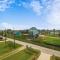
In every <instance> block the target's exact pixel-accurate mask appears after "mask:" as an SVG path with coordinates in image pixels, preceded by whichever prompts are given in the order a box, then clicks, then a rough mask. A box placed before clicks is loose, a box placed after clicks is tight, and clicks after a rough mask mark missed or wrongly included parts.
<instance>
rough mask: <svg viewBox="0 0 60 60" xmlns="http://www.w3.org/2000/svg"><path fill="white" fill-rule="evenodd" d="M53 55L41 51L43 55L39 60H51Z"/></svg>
mask: <svg viewBox="0 0 60 60" xmlns="http://www.w3.org/2000/svg"><path fill="white" fill-rule="evenodd" d="M50 57H51V55H50V54H46V53H43V52H41V55H40V56H39V58H38V59H37V60H50Z"/></svg>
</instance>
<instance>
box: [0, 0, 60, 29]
mask: <svg viewBox="0 0 60 60" xmlns="http://www.w3.org/2000/svg"><path fill="white" fill-rule="evenodd" d="M30 27H37V28H38V29H54V28H55V29H60V0H0V29H5V28H6V29H7V28H8V29H10V28H11V29H28V28H30Z"/></svg>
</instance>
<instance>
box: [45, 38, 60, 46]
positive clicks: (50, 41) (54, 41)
mask: <svg viewBox="0 0 60 60" xmlns="http://www.w3.org/2000/svg"><path fill="white" fill-rule="evenodd" d="M45 42H46V43H48V44H51V45H55V46H60V38H58V37H55V38H54V37H46V38H45Z"/></svg>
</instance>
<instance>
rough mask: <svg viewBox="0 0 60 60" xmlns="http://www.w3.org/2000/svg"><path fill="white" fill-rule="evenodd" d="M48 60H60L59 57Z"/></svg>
mask: <svg viewBox="0 0 60 60" xmlns="http://www.w3.org/2000/svg"><path fill="white" fill-rule="evenodd" d="M50 60H60V57H56V56H51V58H50Z"/></svg>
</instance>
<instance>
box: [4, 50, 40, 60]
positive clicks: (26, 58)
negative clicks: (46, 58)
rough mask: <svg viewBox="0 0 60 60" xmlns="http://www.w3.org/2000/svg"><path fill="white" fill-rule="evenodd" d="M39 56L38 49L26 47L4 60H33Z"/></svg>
mask: <svg viewBox="0 0 60 60" xmlns="http://www.w3.org/2000/svg"><path fill="white" fill-rule="evenodd" d="M38 56H39V52H38V51H36V50H29V49H25V50H22V51H20V52H18V53H16V54H14V55H12V56H10V57H7V58H5V59H3V60H33V59H37V57H38Z"/></svg>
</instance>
